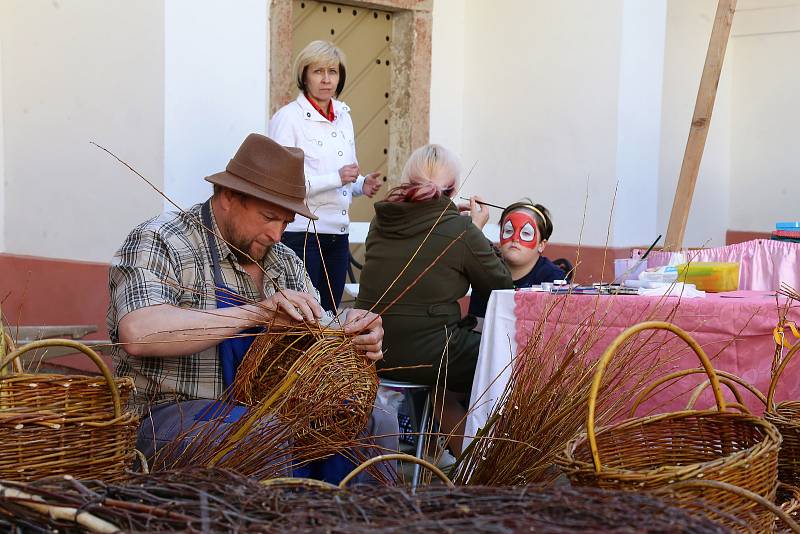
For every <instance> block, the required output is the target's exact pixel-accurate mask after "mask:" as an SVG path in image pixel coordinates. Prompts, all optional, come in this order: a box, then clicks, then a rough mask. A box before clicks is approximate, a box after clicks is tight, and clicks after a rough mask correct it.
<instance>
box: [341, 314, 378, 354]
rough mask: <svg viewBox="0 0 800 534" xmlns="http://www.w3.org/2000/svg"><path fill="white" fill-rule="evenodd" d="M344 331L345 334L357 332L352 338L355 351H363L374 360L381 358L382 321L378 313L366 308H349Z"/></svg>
mask: <svg viewBox="0 0 800 534" xmlns="http://www.w3.org/2000/svg"><path fill="white" fill-rule="evenodd" d="M344 331H345V333H347V334H358V335H357V336H356V337H354V338H353V344H354V345H355V346H356V351H358V352H359V353H361V352H363V353H364V355H365V356H366V357H367V358H369V359H370V360H372V361H375V362H377V361H378V360H382V359H383V348H382V347H383V321H382V320H381V317H380V315H377V314H375V313H372V312H368V311H366V310H355V309H353V310H350V311H349V312H348V314H347V321H346V322H345V324H344Z"/></svg>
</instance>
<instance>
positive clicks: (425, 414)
mask: <svg viewBox="0 0 800 534" xmlns="http://www.w3.org/2000/svg"><path fill="white" fill-rule="evenodd" d="M431 419H432V418H431V393H430V391H428V394H427V395H426V396H425V403H424V404H423V405H422V417H421V418H420V422H419V436H418V437H417V458H419V459H420V460H421V459H423V458H422V457H423V454H424V452H425V441H426V439H427V437H428V432H429V430H430V429H429V426H430V423H431ZM419 478H420V466H419V464H414V472H413V475H412V476H411V492H412V493H413V492H414V491H416V490H417V486H418V485H419Z"/></svg>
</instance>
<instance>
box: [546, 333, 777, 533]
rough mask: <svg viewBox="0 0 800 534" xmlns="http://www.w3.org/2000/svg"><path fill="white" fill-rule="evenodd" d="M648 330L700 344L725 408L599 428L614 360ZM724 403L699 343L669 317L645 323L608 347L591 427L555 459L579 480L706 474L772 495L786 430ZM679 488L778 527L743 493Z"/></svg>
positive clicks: (610, 482) (635, 484)
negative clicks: (602, 394) (602, 392)
mask: <svg viewBox="0 0 800 534" xmlns="http://www.w3.org/2000/svg"><path fill="white" fill-rule="evenodd" d="M648 329H660V330H668V331H671V332H673V333H675V334H676V335H677V336H678V337H680V338H681V339H683V340H684V341H685V342H686V343H687V344H688V345H689V346H690V347H691V348H692V349H693V350H694V352H695V353H696V354H697V356H698V357H699V358H700V361H701V362H702V364H703V368H704V369H705V371H706V373H707V374H708V377H709V380H710V382H711V388H712V391H713V393H714V398H715V400H716V402H717V408H718V410H719V411H713V410H712V411H694V410H687V411H681V412H675V413H668V414H663V415H656V416H649V417H639V418H634V419H628V420H626V421H623V422H620V423H615V424H612V425H609V426H608V427H605V428H603V429H600V430H599V431H598V432H597V433H595V427H594V414H595V405H596V402H597V393H598V391H599V387H600V383H601V381H602V378H603V372H604V371H605V368H606V366H607V365H608V362H609V360H610V359H611V357H612V356H613V355H614V353H615V352H616V350H617V349H618V348H619V346H620V345H621V344H622V343H623V342H625V340H627V339H628V338H630V337H632V336H634V335H636V334H638V333H639V332H642V331H644V330H648ZM725 407H726V405H725V400H724V399H723V397H722V392H721V390H720V385H719V380H718V378H717V374H716V373H715V371H714V369H713V367H712V366H711V362H710V361H709V360H708V357H707V356H706V354H705V353H704V352H703V349H702V348H700V346H699V345H698V344H697V342H696V341H695V340H694V339H692V338H691V336H689V334H687V333H686V332H684V331H683V330H681V329H680V328H678V327H677V326H675V325H672V324H670V323H666V322H658V321H652V322H645V323H641V324H638V325H636V326H633V327H631V328H628V329H627V330H625V331H624V332H623V333H622V334H620V335H619V337H617V339H615V340H614V342H613V343H612V344H611V345H610V346H609V347H608V349H607V350H606V351H605V353H604V354H603V356H602V358H601V359H600V361H599V363H598V367H597V371H596V373H595V377H594V382H593V384H592V389H591V392H590V398H589V414H588V417H587V421H586V430H587V434H586V435H585V436H580V437H578V438H576V439H574V440H572V441H571V442H570V443H569V444H568V445H567V447H566V449H565V450H564V452H563V453H562V454H561V455H560V456H559V458H558V460H557V461H558V463H559V465H560V466H561V467H562V468H563V469H564V470H565V471H566V473H567V475H568V476H569V478H570V480H571V481H572V483H573V484H574V485H578V486H596V487H601V488H608V489H618V490H629V491H646V490H655V489H657V488H662V487H664V486H667V485H669V484H672V483H674V482H678V481H682V480H691V479H706V480H716V481H721V482H727V483H729V484H733V485H735V486H739V487H741V488H744V489H746V490H749V491H751V492H753V493H755V494H757V495H760V496H761V497H763V498H764V499H766V500H768V501H770V502H774V500H775V491H776V486H777V464H778V449H779V447H780V443H781V437H780V434H779V433H778V431H777V429H776V428H775V427H774V426H773V425H771V424H770V423H768V422H766V421H764V420H763V419H759V418H756V417H753V416H750V415H746V414H742V413H734V412H726V411H725ZM600 451H602V455H603V456H602V463H601V457H600ZM675 495H676V496H677V497H678V501H679V502H686V503H687V504H688V503H691V502H693V501H696V500H697V499H698V498H699V497H702V498H703V499H704V500H705V501H707V502H710V503H711V504H713V505H714V507H715V508H716V509H717V510H720V511H721V512H723V513H724V514H730V515H731V516H736V517H741V518H743V519H744V520H745V521H748V522H750V523H751V526H752V527H753V528H754V529H755V530H756V532H769V531H771V529H772V528H773V523H774V519H773V517H772V515H771V514H770V512H768V511H765V510H763V509H761V508H759V507H758V506H757V505H756V504H754V503H753V502H752V501H751V500H749V499H746V498H743V497H741V496H739V495H736V494H732V493H729V492H726V491H722V490H715V489H713V488H711V489H707V488H704V489H702V490H699V489H697V488H686V489H681V490H676V492H675ZM712 519H715V520H721V521H722V522H724V523H726V524H727V525H728V526H730V527H731V528H733V529H734V530H735V531H737V532H746V531H747V530H742V528H741V525H737V524H736V523H735V522H731V521H730V520H729V519H728V520H727V521H726V519H725V517H724V516H723V517H719V516H717V517H713V518H712Z"/></svg>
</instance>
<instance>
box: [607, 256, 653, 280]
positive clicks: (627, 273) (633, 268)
mask: <svg viewBox="0 0 800 534" xmlns="http://www.w3.org/2000/svg"><path fill="white" fill-rule="evenodd" d="M646 268H647V262H646V261H639V259H638V258H622V259H619V260H614V282H616V283H618V284H619V283H622V282H624V281H625V280H638V279H639V275H640V274H641V273H642V272H644V270H645V269H646Z"/></svg>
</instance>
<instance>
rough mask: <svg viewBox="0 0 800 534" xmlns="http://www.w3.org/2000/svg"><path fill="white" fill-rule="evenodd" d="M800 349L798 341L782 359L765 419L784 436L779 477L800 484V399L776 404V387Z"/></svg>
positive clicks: (774, 380)
mask: <svg viewBox="0 0 800 534" xmlns="http://www.w3.org/2000/svg"><path fill="white" fill-rule="evenodd" d="M798 351H800V342H798V343H796V344H795V345H794V346H793V347H792V348H791V350H790V351H789V352H788V353H787V354H786V356H785V357H784V358H783V361H781V363H780V365H779V366H778V368H777V369H776V370H775V373H774V374H773V375H772V380H771V381H770V383H769V391H768V392H767V410H766V412H764V419H766V420H767V421H769V422H770V423H772V424H773V425H775V427H776V428H777V429H778V431H779V432H780V433H781V436H782V437H783V444H782V445H781V452H780V455H779V456H778V478H779V479H780V481H781V482H785V483H786V484H791V485H793V486H800V400H789V401H783V402H781V403H779V404H778V405H777V406H776V405H775V402H774V401H775V389H776V388H777V386H778V380H779V379H780V377H781V374H783V370H784V369H786V366H787V365H788V364H789V362H790V361H791V360H792V358H794V356H795V354H797V352H798Z"/></svg>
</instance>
